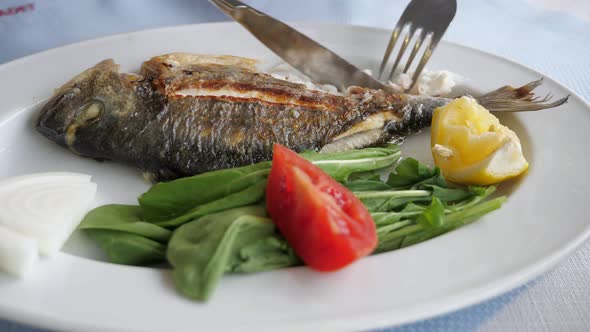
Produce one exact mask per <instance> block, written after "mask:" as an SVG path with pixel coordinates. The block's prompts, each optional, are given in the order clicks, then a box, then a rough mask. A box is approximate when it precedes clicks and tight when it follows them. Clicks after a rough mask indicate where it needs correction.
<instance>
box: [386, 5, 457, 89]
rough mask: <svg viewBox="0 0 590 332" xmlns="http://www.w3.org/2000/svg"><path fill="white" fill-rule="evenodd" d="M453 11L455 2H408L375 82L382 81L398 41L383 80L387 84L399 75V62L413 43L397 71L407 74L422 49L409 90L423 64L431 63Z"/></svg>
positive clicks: (451, 18) (453, 14)
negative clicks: (400, 40) (389, 67)
mask: <svg viewBox="0 0 590 332" xmlns="http://www.w3.org/2000/svg"><path fill="white" fill-rule="evenodd" d="M456 9H457V3H456V0H413V1H411V2H410V4H409V5H408V7H406V9H405V10H404V12H403V14H402V16H401V18H400V19H399V21H398V23H397V25H396V26H395V29H393V32H392V34H391V38H390V39H389V43H388V45H387V48H386V49H385V55H384V56H383V60H382V61H381V66H380V68H379V77H378V78H379V79H381V78H383V76H384V75H383V74H384V72H385V67H386V66H387V62H388V61H389V58H390V56H391V53H392V51H393V49H394V48H395V46H396V43H397V41H398V39H400V38H401V39H402V43H401V46H400V48H399V51H398V54H397V56H396V58H395V61H394V63H393V66H392V67H391V71H390V72H389V76H386V77H385V78H386V79H387V80H393V78H394V75H395V74H396V73H397V72H398V69H399V68H398V66H399V65H400V63H401V62H402V59H403V57H404V54H405V52H406V50H407V49H408V46H409V45H410V42H412V41H413V45H412V46H411V49H412V50H411V52H410V55H409V56H408V57H407V60H406V62H405V65H404V66H403V67H401V71H400V73H404V74H405V73H408V70H409V69H410V67H411V66H412V63H413V62H414V59H415V58H416V56H417V55H418V53H419V52H420V50H421V49H424V50H423V53H422V57H421V59H420V62H419V63H418V65H417V66H416V69H415V70H414V74H413V75H412V83H411V85H410V87H409V89H411V88H412V87H413V86H414V84H415V82H416V81H417V79H418V77H419V76H420V74H421V73H422V70H423V69H424V67H425V66H426V63H427V62H428V60H429V59H430V56H431V55H432V52H433V51H434V49H435V48H436V45H437V44H438V42H439V41H440V39H441V38H442V36H443V34H444V33H445V31H446V29H447V27H448V26H449V24H450V23H451V21H452V20H453V17H454V16H455V12H456Z"/></svg>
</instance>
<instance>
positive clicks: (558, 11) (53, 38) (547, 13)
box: [0, 0, 590, 332]
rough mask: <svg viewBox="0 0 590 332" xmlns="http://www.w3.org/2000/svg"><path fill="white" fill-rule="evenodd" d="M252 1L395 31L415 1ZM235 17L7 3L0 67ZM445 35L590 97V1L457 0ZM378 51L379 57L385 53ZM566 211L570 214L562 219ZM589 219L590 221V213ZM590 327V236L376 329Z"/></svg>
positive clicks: (198, 7) (99, 1)
mask: <svg viewBox="0 0 590 332" xmlns="http://www.w3.org/2000/svg"><path fill="white" fill-rule="evenodd" d="M245 2H247V3H248V4H250V5H252V6H253V7H255V8H258V9H260V10H262V11H263V12H266V13H268V14H271V15H272V16H274V17H276V18H278V19H280V20H282V21H285V22H330V23H341V24H352V25H362V26H372V27H380V28H385V29H393V27H394V26H395V24H396V21H397V19H398V18H399V17H400V15H401V13H402V11H403V9H404V7H405V6H406V5H407V3H408V1H406V0H363V1H358V0H320V1H318V0H298V1H287V0H247V1H245ZM433 10H436V9H434V8H433ZM227 20H228V18H227V17H226V16H225V15H224V14H222V13H221V12H219V11H218V10H217V9H216V8H215V7H213V6H212V5H211V4H210V3H209V2H208V1H205V0H168V1H158V0H123V1H119V0H86V1H68V0H43V1H40V0H1V1H0V65H1V64H2V63H7V62H9V61H12V60H14V59H17V58H20V57H23V56H27V55H30V54H34V53H37V52H41V51H43V50H47V49H50V48H54V47H59V46H62V45H66V44H70V43H75V42H79V41H83V40H87V39H92V38H98V37H103V36H108V35H112V34H118V33H125V32H130V31H138V30H143V29H150V28H158V27H163V26H173V25H183V24H198V23H203V22H214V21H227ZM444 40H447V41H451V42H456V43H459V44H462V45H466V46H469V47H473V48H477V49H480V50H483V51H486V52H490V53H493V54H496V55H499V56H502V57H505V58H508V59H511V60H514V61H516V62H519V63H522V64H524V65H526V66H528V67H531V68H533V69H534V70H537V71H539V72H541V73H544V74H545V75H547V76H549V77H551V78H553V79H555V80H557V81H558V82H560V83H562V84H563V85H565V86H567V87H569V88H570V89H571V90H573V91H574V92H575V93H576V94H578V95H580V96H581V97H582V98H584V99H585V100H586V101H590V60H589V59H590V1H588V0H458V9H457V14H456V16H455V19H454V21H453V22H452V23H451V25H450V27H449V29H448V30H447V32H446V34H445V36H444ZM384 48H385V45H384ZM374 56H375V57H376V58H379V59H380V58H381V56H382V55H381V54H375V55H374ZM0 79H2V78H1V77H0ZM0 94H1V93H0ZM563 135H567V128H563ZM572 139H573V138H572ZM554 148H558V147H554ZM579 152H580V153H588V151H579ZM556 175H557V176H558V174H556ZM580 176H587V175H584V174H580ZM565 185H567V184H565ZM547 195H551V188H547ZM581 208H583V207H581ZM567 217H568V216H567V211H564V213H563V218H567ZM587 218H588V220H587V222H589V223H590V216H589V217H587ZM555 222H556V223H559V222H560V221H559V220H555ZM523 241H526V239H523ZM0 296H2V295H1V294H0ZM0 314H1V313H0ZM0 316H1V315H0ZM589 330H590V241H588V240H587V241H586V242H585V243H584V244H583V245H582V246H581V247H579V248H578V249H577V250H576V251H575V252H574V253H573V254H572V255H570V256H569V257H567V258H566V259H564V260H563V261H561V262H560V263H559V264H558V265H557V266H556V267H554V268H553V269H551V270H549V271H547V272H545V273H544V274H542V275H540V276H538V277H537V278H535V279H534V280H530V281H528V282H527V283H526V284H523V285H521V286H519V287H518V288H516V289H513V290H511V291H508V292H507V293H504V294H498V295H497V296H495V297H493V298H490V299H487V300H485V301H484V302H481V303H478V304H475V305H472V306H469V307H466V308H463V309H460V310H457V311H455V312H451V313H447V314H444V315H442V316H438V317H431V318H429V319H425V320H422V321H417V322H411V323H408V324H405V325H401V326H389V327H383V328H381V329H379V330H376V331H382V332H385V331H387V332H394V331H395V332H398V331H589ZM0 331H3V332H41V331H48V330H46V329H44V328H43V322H42V321H39V322H32V321H30V322H27V323H26V324H23V322H14V321H9V320H0Z"/></svg>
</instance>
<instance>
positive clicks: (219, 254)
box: [167, 206, 300, 300]
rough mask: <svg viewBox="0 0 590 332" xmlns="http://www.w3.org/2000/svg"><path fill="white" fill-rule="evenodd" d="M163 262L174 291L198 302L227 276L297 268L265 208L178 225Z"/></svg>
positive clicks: (239, 209)
mask: <svg viewBox="0 0 590 332" xmlns="http://www.w3.org/2000/svg"><path fill="white" fill-rule="evenodd" d="M167 258H168V261H169V262H170V264H172V267H173V269H174V272H173V275H174V280H175V282H176V286H177V288H178V289H179V290H180V292H182V293H183V294H185V295H187V296H189V297H191V298H194V299H198V300H206V299H207V298H209V296H210V295H211V293H212V291H213V289H214V288H215V286H216V285H217V283H218V281H219V279H220V278H221V276H222V275H223V274H224V273H226V272H258V271H264V270H271V269H278V268H281V267H285V266H291V265H295V264H300V260H299V259H298V258H297V256H295V253H294V252H293V250H292V249H291V248H290V247H289V245H288V244H287V242H286V241H285V239H283V238H282V237H281V236H280V235H279V234H278V233H277V232H276V231H275V226H274V224H273V223H272V221H271V220H270V219H268V218H266V210H265V208H264V207H263V206H248V207H242V208H237V209H232V210H227V211H224V212H220V213H216V214H211V215H208V216H205V217H203V218H200V219H198V220H195V221H192V222H190V223H187V224H184V225H182V226H180V227H179V228H178V229H177V230H176V231H175V232H174V235H173V236H172V239H171V240H170V242H169V244H168V253H167Z"/></svg>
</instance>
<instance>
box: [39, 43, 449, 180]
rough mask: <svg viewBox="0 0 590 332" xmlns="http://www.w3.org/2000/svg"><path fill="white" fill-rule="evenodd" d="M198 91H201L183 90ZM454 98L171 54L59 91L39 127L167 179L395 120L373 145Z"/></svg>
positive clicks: (79, 149) (93, 153)
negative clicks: (281, 75)
mask: <svg viewBox="0 0 590 332" xmlns="http://www.w3.org/2000/svg"><path fill="white" fill-rule="evenodd" d="M191 89H193V90H194V91H197V92H198V93H197V95H195V96H193V95H180V94H178V92H179V91H189V90H190V91H193V90H191ZM211 91H229V92H230V94H232V93H236V94H237V97H236V96H231V95H220V96H211V95H207V93H211ZM447 102H448V99H444V98H434V97H417V96H408V95H402V94H392V93H387V92H384V91H379V90H370V89H364V88H360V87H353V88H351V89H349V94H348V95H346V96H337V95H332V94H327V93H323V92H319V91H315V90H310V89H307V88H305V86H304V85H302V84H296V83H292V82H287V81H283V80H279V79H276V78H273V77H271V76H270V75H267V74H262V73H257V72H256V71H255V61H254V60H251V59H244V58H239V57H231V56H223V57H219V56H199V55H190V54H171V55H164V56H159V57H154V58H152V59H151V60H149V61H147V62H145V63H144V64H143V65H142V69H141V71H140V75H135V74H122V73H119V72H118V66H117V65H116V64H115V63H114V62H113V61H112V60H104V61H102V62H100V63H99V64H97V65H96V66H94V67H92V68H90V69H88V70H86V71H84V72H83V73H81V74H79V75H78V76H76V77H75V78H73V79H72V80H71V81H69V82H68V83H66V84H65V85H64V86H62V87H61V88H59V89H58V90H57V91H56V93H55V94H54V96H53V97H52V98H51V99H50V100H49V101H48V102H47V104H46V105H45V106H44V107H43V108H42V110H41V111H40V113H39V117H38V120H37V125H36V128H37V130H38V131H39V132H40V133H41V134H43V135H44V136H45V137H47V138H49V139H51V140H53V141H55V142H57V143H58V144H60V145H62V146H64V147H66V148H69V149H70V150H72V151H73V152H75V153H77V154H79V155H81V156H84V157H89V158H94V159H98V160H114V161H119V162H123V163H127V164H130V165H134V166H136V167H138V168H140V169H142V170H144V171H146V172H148V173H150V174H152V179H154V180H157V181H162V180H169V179H174V178H178V177H183V176H190V175H194V174H198V173H203V172H206V171H211V170H216V169H223V168H230V167H237V166H243V165H248V164H252V163H256V162H259V161H263V160H270V159H271V158H272V145H273V144H274V143H280V144H283V145H285V146H287V147H289V148H291V149H293V150H295V151H297V152H300V151H304V150H320V149H322V148H323V147H325V146H326V145H329V144H333V143H334V140H335V138H340V137H343V136H347V135H349V134H348V133H352V132H355V131H356V132H357V135H358V134H359V133H358V132H359V131H360V134H361V135H362V133H363V131H364V130H375V128H365V127H363V126H364V125H365V124H366V123H369V121H365V120H367V119H369V118H370V117H372V116H375V115H376V114H380V115H381V117H382V118H386V119H387V120H386V121H387V122H384V123H383V124H382V125H381V126H382V127H381V128H382V132H381V135H380V136H379V137H378V138H377V139H375V140H374V141H373V142H370V144H375V143H380V142H384V141H387V140H389V139H390V138H391V137H393V136H395V135H401V134H403V133H406V132H407V131H408V130H415V129H421V128H423V127H426V126H428V125H430V121H431V117H432V112H433V111H434V109H435V108H436V107H438V106H441V105H444V104H446V103H447ZM365 145H366V144H365Z"/></svg>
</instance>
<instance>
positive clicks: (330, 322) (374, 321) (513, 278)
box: [0, 21, 590, 331]
mask: <svg viewBox="0 0 590 332" xmlns="http://www.w3.org/2000/svg"><path fill="white" fill-rule="evenodd" d="M288 23H289V24H290V25H291V26H293V27H295V28H314V27H325V28H329V27H331V28H334V27H346V28H354V29H364V30H369V31H374V32H375V31H379V32H383V31H387V32H389V29H386V28H382V27H375V26H366V25H356V24H341V23H330V22H314V21H294V22H292V21H289V22H288ZM215 25H233V26H239V25H238V23H235V22H231V21H230V22H227V21H226V22H208V23H197V24H183V25H171V26H163V27H157V28H151V29H143V30H134V31H130V32H124V33H116V34H111V35H107V36H101V37H97V38H92V39H88V40H83V41H79V42H75V43H70V44H66V45H62V46H58V47H54V48H51V49H47V50H43V51H40V52H36V53H33V54H30V55H27V56H24V57H20V58H17V59H13V60H11V61H8V62H6V63H3V64H0V73H1V72H3V71H5V70H8V69H9V68H10V67H12V66H20V65H23V63H24V64H26V62H27V61H33V60H35V59H36V58H38V57H43V56H47V55H49V54H51V53H54V52H61V51H63V50H64V49H67V48H79V47H85V45H86V44H92V43H96V42H100V41H105V40H108V39H116V38H125V37H128V36H130V35H134V34H137V33H149V32H150V31H162V30H174V29H187V28H191V27H196V26H215ZM441 42H442V43H443V44H447V45H450V46H452V47H456V48H459V49H465V50H467V51H470V52H475V53H478V54H479V55H483V56H486V57H491V58H494V59H495V60H500V61H503V62H506V63H509V64H510V65H513V66H517V67H520V68H521V69H524V70H526V71H528V72H529V73H534V74H539V75H541V76H542V77H543V78H546V79H548V80H550V81H551V82H552V83H554V84H556V85H557V86H559V88H561V89H563V90H564V91H566V92H567V93H568V94H569V96H570V98H574V99H576V100H577V101H578V102H580V103H581V104H582V105H583V106H584V107H585V108H586V111H588V110H590V103H589V102H588V101H586V100H585V99H584V98H583V97H582V96H580V95H579V94H577V93H576V92H575V91H573V90H572V89H570V88H569V87H567V86H566V85H564V84H563V83H561V82H560V81H558V80H556V79H554V78H552V77H551V76H549V75H547V74H545V73H544V72H543V71H540V70H536V69H533V68H531V67H529V66H527V65H525V64H522V63H519V62H517V61H515V60H513V59H511V58H508V57H506V56H502V55H497V54H494V53H491V52H487V51H483V50H480V49H478V48H475V47H471V46H466V45H463V44H461V43H457V42H452V41H448V40H442V41H441ZM35 103H37V102H34V101H31V104H30V105H33V104H35ZM588 238H590V224H587V225H586V227H585V230H584V232H581V233H579V234H578V235H577V236H576V237H574V238H572V240H570V241H569V242H567V243H565V244H563V245H561V246H559V247H558V248H557V249H556V250H554V251H553V252H552V254H551V255H548V256H545V257H543V258H540V259H538V260H537V261H535V262H534V263H532V264H528V265H526V266H524V267H519V268H518V269H517V270H516V272H513V273H510V274H508V275H505V276H504V277H502V278H498V279H495V280H494V281H493V282H490V283H487V284H485V285H482V286H480V287H475V288H470V289H467V290H463V291H460V292H457V293H456V294H455V295H453V296H451V297H450V298H449V297H447V298H445V300H444V301H441V300H439V301H438V302H442V303H437V301H435V302H434V303H429V306H431V307H433V308H429V309H428V310H416V309H412V310H409V311H408V310H405V311H404V314H403V315H402V316H403V317H404V318H403V319H399V318H396V317H392V315H391V310H378V311H372V312H370V313H369V312H367V313H358V314H356V315H354V316H353V317H351V318H344V317H339V318H338V319H336V320H335V319H331V318H330V317H327V318H321V319H315V320H306V321H304V322H296V323H291V324H290V325H289V326H283V327H282V328H284V329H285V330H299V329H301V328H303V327H305V328H314V329H321V330H350V329H367V328H379V327H385V326H387V327H394V326H399V325H405V324H411V323H415V322H417V321H421V320H426V319H432V318H434V317H439V316H441V315H445V314H448V313H451V312H454V311H457V310H460V309H462V308H466V307H469V306H472V305H475V304H477V303H481V302H483V301H486V300H490V299H492V298H494V297H497V296H501V295H503V294H505V293H506V292H509V291H510V290H513V289H516V288H518V287H520V286H522V285H523V284H524V283H526V282H528V281H530V280H532V279H534V278H535V277H538V276H540V275H541V274H543V273H545V272H547V271H549V270H551V269H552V268H554V267H555V266H556V265H557V264H558V263H559V262H561V261H562V260H563V259H565V258H567V257H568V256H570V255H571V254H572V253H573V252H574V251H575V250H576V249H578V248H580V246H581V245H582V244H583V243H584V242H585V241H586V240H587V239H588ZM61 254H62V255H66V256H70V257H75V258H76V259H84V260H87V259H86V258H81V257H78V256H75V255H71V254H68V253H61ZM98 263H104V262H98ZM104 264H109V265H110V263H104ZM470 294H471V295H470ZM424 312H426V314H424ZM0 317H1V318H2V319H8V322H12V321H14V322H19V323H23V324H27V325H31V324H34V325H33V326H39V327H43V328H51V329H60V328H64V327H66V328H68V329H71V328H72V327H80V328H83V329H84V330H96V331H99V330H104V329H102V328H100V327H97V326H93V325H92V324H90V323H88V322H85V323H84V325H76V326H68V325H64V323H65V324H67V323H68V322H70V323H73V321H71V320H68V319H66V320H61V319H55V318H54V317H51V316H48V315H45V314H44V313H42V312H31V311H26V310H12V309H11V308H10V307H6V306H3V305H2V304H1V303H0ZM40 318H41V319H40ZM39 321H43V324H39ZM261 329H263V330H265V327H262V328H261ZM115 330H121V331H122V330H127V329H122V328H120V329H115Z"/></svg>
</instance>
